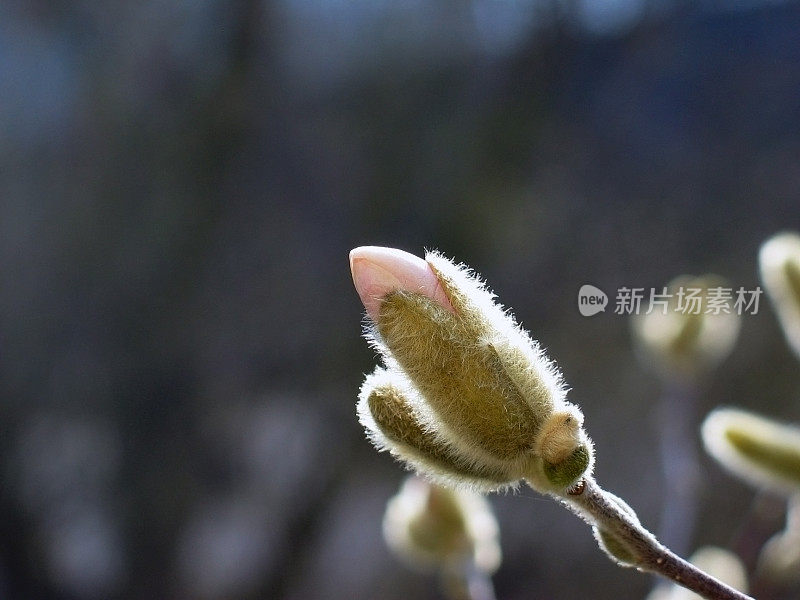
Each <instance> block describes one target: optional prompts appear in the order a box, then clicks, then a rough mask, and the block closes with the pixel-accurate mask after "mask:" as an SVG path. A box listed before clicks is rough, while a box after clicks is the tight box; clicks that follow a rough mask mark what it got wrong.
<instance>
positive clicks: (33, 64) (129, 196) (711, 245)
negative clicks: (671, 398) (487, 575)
mask: <svg viewBox="0 0 800 600" xmlns="http://www.w3.org/2000/svg"><path fill="white" fill-rule="evenodd" d="M798 30H800V6H798V5H797V4H795V3H784V2H769V1H759V0H734V1H732V2H714V1H712V0H708V1H704V2H698V3H690V2H681V1H672V0H471V1H453V0H413V1H410V2H387V1H385V0H349V1H345V0H329V1H324V2H323V1H321V2H314V1H313V0H277V1H275V2H264V1H263V0H173V1H170V2H167V1H165V0H145V1H142V2H135V3H125V2H97V1H91V0H74V1H63V0H62V1H56V2H43V1H40V0H25V1H23V0H8V1H5V2H3V3H2V4H0V481H2V484H1V485H0V597H2V598H11V599H28V598H33V599H38V598H42V599H65V600H66V599H75V600H78V599H96V598H124V599H145V598H147V599H149V598H175V599H184V598H186V599H188V598H199V599H223V598H243V599H251V598H252V599H256V598H275V599H279V598H280V599H283V598H287V599H297V600H300V599H306V598H331V599H339V598H341V599H345V598H347V599H349V598H386V599H389V600H391V599H400V598H420V599H431V600H433V599H435V598H438V597H439V592H438V589H437V585H436V581H435V579H434V578H432V577H430V576H427V575H422V574H415V573H412V572H408V571H406V570H405V567H404V566H403V565H401V564H400V563H399V562H397V561H396V559H395V558H394V557H393V556H392V555H390V553H389V552H388V551H387V550H386V548H385V545H384V543H383V540H382V539H381V532H380V524H381V519H382V515H383V510H384V507H385V504H386V501H387V499H388V498H389V496H391V495H392V494H394V493H395V492H396V490H397V488H398V487H399V485H400V482H401V480H402V479H403V477H404V474H403V471H402V469H401V468H400V466H399V465H398V464H396V463H394V462H393V461H392V460H391V458H390V457H389V456H387V455H385V454H378V453H376V452H375V451H374V450H373V449H372V447H371V446H370V445H369V443H368V442H367V441H366V440H365V439H364V435H363V432H362V431H361V429H360V427H359V425H358V423H357V421H356V417H355V410H354V407H355V398H356V394H357V390H358V387H359V385H360V383H361V380H362V377H363V374H364V373H366V372H369V371H371V370H372V368H373V366H374V364H375V362H376V357H375V356H374V353H373V352H372V351H371V350H370V349H369V348H368V347H367V345H366V343H365V342H364V341H363V339H361V338H360V331H361V327H362V307H361V305H360V303H359V301H358V297H357V295H356V293H355V291H354V290H353V288H352V282H351V279H350V273H349V269H348V263H347V252H348V251H349V250H350V249H351V248H352V247H354V246H358V245H365V244H376V245H387V246H394V247H398V248H402V249H404V250H408V251H411V252H414V253H417V254H421V253H422V252H423V249H424V248H426V247H427V248H438V249H440V250H442V251H443V252H445V253H446V254H447V255H449V256H453V257H456V258H457V259H458V260H459V261H464V262H466V263H467V264H469V265H471V266H473V267H474V268H475V269H476V270H478V271H479V272H480V273H482V274H483V275H484V276H485V277H486V278H487V279H488V280H489V282H490V284H491V286H492V287H493V289H494V290H495V291H496V292H497V293H498V295H499V296H500V298H501V300H502V301H503V303H504V304H506V305H508V306H511V307H513V308H514V310H515V314H516V315H517V317H518V318H519V320H521V321H522V322H523V324H524V325H525V326H526V327H527V328H528V329H530V330H531V332H532V334H533V336H534V337H535V338H537V339H539V340H540V341H541V342H542V344H543V345H544V346H545V347H546V348H547V349H548V352H549V354H550V355H551V356H552V357H553V358H554V359H555V360H556V361H557V362H558V364H559V365H560V367H561V368H562V370H563V371H564V373H565V376H566V379H567V381H568V383H569V385H570V387H571V388H572V391H571V392H570V398H571V399H572V401H574V402H576V403H578V404H580V405H581V406H582V408H583V411H584V413H585V414H586V423H587V429H588V431H589V433H590V435H591V436H592V437H593V438H594V440H595V442H596V446H597V476H598V479H599V480H600V481H601V483H603V484H604V485H605V486H606V487H607V488H608V489H610V490H612V491H614V492H616V493H618V494H620V495H621V496H623V497H624V498H625V499H626V500H627V501H628V502H629V503H630V504H631V505H632V506H634V507H635V508H636V509H637V511H638V513H639V516H640V517H641V519H642V521H643V522H644V523H645V524H647V525H650V526H652V527H653V528H655V526H656V525H657V521H658V518H659V514H660V511H661V502H660V500H661V498H662V497H663V495H664V489H665V482H664V479H663V477H662V474H661V470H660V466H659V464H660V463H659V456H658V448H657V442H656V440H657V438H658V435H659V434H658V432H659V420H660V417H659V413H658V411H656V410H655V409H654V407H655V406H656V401H657V398H658V397H659V396H660V394H661V387H662V386H661V383H660V382H659V380H658V379H657V378H656V377H655V376H654V375H653V374H652V373H651V372H650V371H648V369H647V365H643V364H641V363H640V362H638V361H637V359H636V356H635V353H634V351H633V347H632V343H631V336H630V323H629V319H628V318H626V317H624V316H620V315H615V314H613V311H611V310H607V311H606V312H605V313H601V314H599V315H596V316H594V317H591V318H587V317H583V316H581V315H580V313H579V312H578V310H577V292H578V289H579V288H580V286H581V285H583V284H585V283H592V284H594V285H596V286H598V287H600V288H601V289H604V290H605V291H606V292H608V293H609V295H610V296H613V294H614V292H615V290H616V289H617V288H619V287H621V286H629V287H645V288H650V287H655V286H661V285H664V284H665V283H666V282H667V281H668V280H670V279H672V278H673V277H674V276H676V275H678V274H681V273H703V272H709V271H711V272H717V273H719V274H721V275H723V276H724V277H726V278H727V279H728V280H729V281H730V282H731V283H732V284H733V285H734V286H736V287H739V286H744V287H745V288H747V289H752V288H755V286H756V285H758V283H759V282H758V273H757V252H758V247H759V244H760V243H761V242H762V241H763V240H764V239H765V238H767V237H768V236H769V235H771V234H773V233H775V232H777V231H779V230H784V229H800V205H799V204H798V189H800V43H798V37H797V31H798ZM612 302H613V298H612ZM722 404H730V405H736V406H741V407H745V408H751V409H755V410H758V411H761V412H762V413H764V414H768V415H772V416H775V417H779V418H782V419H787V420H798V419H800V369H798V362H797V360H796V359H795V358H794V357H793V356H792V355H791V353H790V351H789V349H788V347H787V346H786V344H785V342H784V340H783V337H782V334H781V331H780V329H779V326H778V324H777V321H776V319H775V316H774V314H773V312H772V311H771V308H770V307H769V304H768V302H767V301H766V299H765V298H764V299H762V305H761V309H760V310H759V312H758V314H757V315H748V316H746V317H743V319H742V331H741V336H740V339H739V343H738V345H737V346H736V348H735V349H734V351H733V353H732V354H731V356H730V357H729V358H728V359H727V361H726V362H725V363H723V364H722V365H721V367H720V368H719V369H718V370H717V372H716V374H715V376H714V377H713V378H712V379H711V380H710V381H709V382H708V384H707V385H706V386H705V388H704V390H703V393H702V395H701V397H700V398H699V400H698V406H697V410H696V415H695V416H694V417H693V418H695V419H696V421H697V422H699V420H700V419H701V418H702V416H703V415H704V414H705V413H706V412H708V410H710V409H711V408H712V407H714V406H717V405H722ZM694 442H695V443H697V445H698V448H699V444H700V442H699V436H695V438H694ZM701 460H702V465H701V466H702V473H703V478H702V482H701V487H700V492H699V500H700V506H699V511H700V516H699V522H698V527H697V529H696V530H695V532H694V534H693V539H692V547H695V546H699V545H702V544H709V543H713V544H717V545H722V546H729V547H730V546H733V545H735V544H736V543H737V535H738V534H737V531H738V529H739V528H740V527H741V525H740V524H741V522H742V519H743V515H747V514H749V511H751V510H752V508H751V507H752V503H753V498H754V492H753V491H751V489H750V488H748V487H747V486H746V485H745V484H743V483H740V482H738V481H736V480H734V479H733V478H732V477H730V476H728V475H727V474H725V473H724V472H723V471H722V470H721V469H720V468H719V467H718V466H717V465H716V464H714V463H713V462H712V461H710V460H709V459H708V458H706V457H705V456H703V457H702V459H701ZM491 502H492V504H493V506H494V507H495V509H496V512H497V515H498V519H499V521H500V526H501V530H502V534H501V535H502V548H503V553H504V562H503V565H502V567H501V569H500V571H499V572H498V573H497V575H496V576H495V585H496V588H497V594H498V597H499V598H501V599H509V600H510V599H517V598H519V599H523V598H525V599H530V598H555V599H561V598H567V599H569V598H579V597H582V598H586V597H591V598H643V597H644V596H645V595H646V594H647V592H648V590H649V589H650V587H651V585H652V580H651V579H650V578H649V577H646V576H643V575H641V574H638V573H636V572H634V571H630V570H627V571H626V570H622V569H619V568H618V567H616V566H614V565H613V564H612V563H611V562H610V561H608V560H607V559H606V558H605V556H604V555H603V554H601V553H600V552H599V551H598V549H597V547H596V544H595V542H594V540H593V539H592V537H591V535H590V531H589V529H588V528H587V527H586V526H585V525H584V524H582V523H580V522H579V521H578V520H577V519H576V518H575V517H574V516H572V515H571V514H569V513H568V512H567V511H565V510H563V509H562V508H561V507H559V506H558V505H556V504H555V503H554V502H552V501H550V500H548V499H545V498H543V497H541V496H538V495H537V494H535V493H533V492H532V491H529V490H525V489H522V490H520V491H519V492H518V493H516V494H507V495H502V496H495V497H492V498H491ZM776 519H777V520H776V521H775V527H776V528H777V527H778V526H780V525H781V520H780V514H778V515H777V516H776Z"/></svg>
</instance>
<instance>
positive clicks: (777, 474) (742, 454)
mask: <svg viewBox="0 0 800 600" xmlns="http://www.w3.org/2000/svg"><path fill="white" fill-rule="evenodd" d="M702 434H703V443H704V444H705V447H706V450H707V451H708V453H709V454H711V456H713V457H714V458H716V459H717V460H718V461H719V462H720V463H721V464H722V465H723V466H724V467H726V468H727V469H728V470H729V471H731V472H732V473H733V474H734V475H738V476H739V477H741V478H742V479H744V480H745V481H748V482H749V483H751V484H754V485H756V486H758V487H760V488H767V489H772V490H775V491H779V492H783V493H788V494H792V493H797V492H798V491H800V429H798V428H797V427H793V426H791V425H785V424H782V423H778V422H776V421H772V420H770V419H766V418H764V417H761V416H758V415H756V414H753V413H750V412H747V411H744V410H738V409H733V408H720V409H717V410H714V411H712V412H711V413H710V414H709V415H708V416H707V417H706V419H705V421H704V422H703V427H702Z"/></svg>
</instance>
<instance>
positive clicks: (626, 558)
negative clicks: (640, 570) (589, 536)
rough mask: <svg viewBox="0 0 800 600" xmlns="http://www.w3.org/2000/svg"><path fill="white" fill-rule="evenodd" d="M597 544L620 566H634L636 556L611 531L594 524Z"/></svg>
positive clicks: (593, 529)
mask: <svg viewBox="0 0 800 600" xmlns="http://www.w3.org/2000/svg"><path fill="white" fill-rule="evenodd" d="M592 531H593V532H594V538H595V539H596V540H597V544H598V545H599V546H600V548H601V549H602V550H603V552H605V553H606V554H607V555H608V557H609V558H610V559H611V560H613V561H614V562H615V563H617V564H618V565H620V566H621V567H635V566H636V556H635V555H634V554H633V552H631V551H630V550H629V549H628V546H626V545H625V544H624V543H623V542H621V541H620V540H619V539H617V538H616V537H615V536H614V534H613V533H610V532H608V531H606V530H605V529H601V528H599V527H597V526H596V525H595V526H594V527H593V528H592Z"/></svg>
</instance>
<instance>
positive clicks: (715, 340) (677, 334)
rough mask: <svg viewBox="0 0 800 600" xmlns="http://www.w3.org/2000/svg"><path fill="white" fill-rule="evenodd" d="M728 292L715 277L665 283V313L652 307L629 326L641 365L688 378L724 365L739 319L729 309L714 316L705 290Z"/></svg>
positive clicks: (707, 292)
mask: <svg viewBox="0 0 800 600" xmlns="http://www.w3.org/2000/svg"><path fill="white" fill-rule="evenodd" d="M727 287H728V286H727V285H726V282H725V280H724V279H722V278H721V277H719V276H716V275H704V276H702V277H692V276H689V275H683V276H681V277H678V278H676V279H674V280H672V281H671V282H670V283H669V284H667V293H669V294H671V297H670V298H669V301H668V306H667V310H666V313H665V312H664V310H663V308H654V309H653V310H652V312H650V314H638V315H634V318H633V320H632V322H631V325H632V328H633V334H634V340H635V341H636V343H637V347H638V350H639V354H640V357H641V359H642V361H643V362H644V363H645V364H646V365H647V366H649V367H652V369H653V370H654V371H656V372H657V373H658V374H659V375H661V376H663V377H667V378H674V377H678V378H688V379H693V378H696V377H698V376H700V375H702V374H704V373H706V372H708V371H709V370H711V369H712V368H714V367H716V366H717V364H719V363H720V362H722V361H723V360H724V359H725V358H726V357H727V356H728V354H729V353H730V351H731V350H732V349H733V346H734V344H735V343H736V338H737V337H738V335H739V326H740V320H739V315H737V314H736V313H735V312H733V310H732V309H731V308H729V309H728V310H730V311H731V312H729V313H725V312H722V311H720V312H719V313H718V314H715V311H716V309H715V308H713V307H710V306H709V296H710V292H709V290H713V289H715V288H727ZM681 290H683V292H682V293H683V295H679V293H680V291H681ZM689 290H700V291H699V292H694V291H692V292H691V294H693V295H694V294H696V295H694V296H693V297H691V298H690V297H689V294H690V292H689ZM707 311H710V312H707Z"/></svg>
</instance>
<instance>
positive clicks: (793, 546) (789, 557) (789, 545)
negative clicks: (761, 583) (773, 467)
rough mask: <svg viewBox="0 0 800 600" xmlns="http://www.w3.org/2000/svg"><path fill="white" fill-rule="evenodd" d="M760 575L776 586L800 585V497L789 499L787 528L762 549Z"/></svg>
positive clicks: (759, 562)
mask: <svg viewBox="0 0 800 600" xmlns="http://www.w3.org/2000/svg"><path fill="white" fill-rule="evenodd" d="M758 573H759V575H760V576H762V577H764V578H765V579H767V580H769V581H770V582H772V583H773V584H774V585H781V586H790V585H794V584H797V583H800V495H796V496H793V497H792V498H790V499H789V506H788V508H787V513H786V528H785V529H784V530H783V531H780V532H778V533H776V534H775V535H774V536H772V537H771V538H770V539H769V541H767V543H766V544H764V547H763V548H761V553H760V555H759V557H758Z"/></svg>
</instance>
